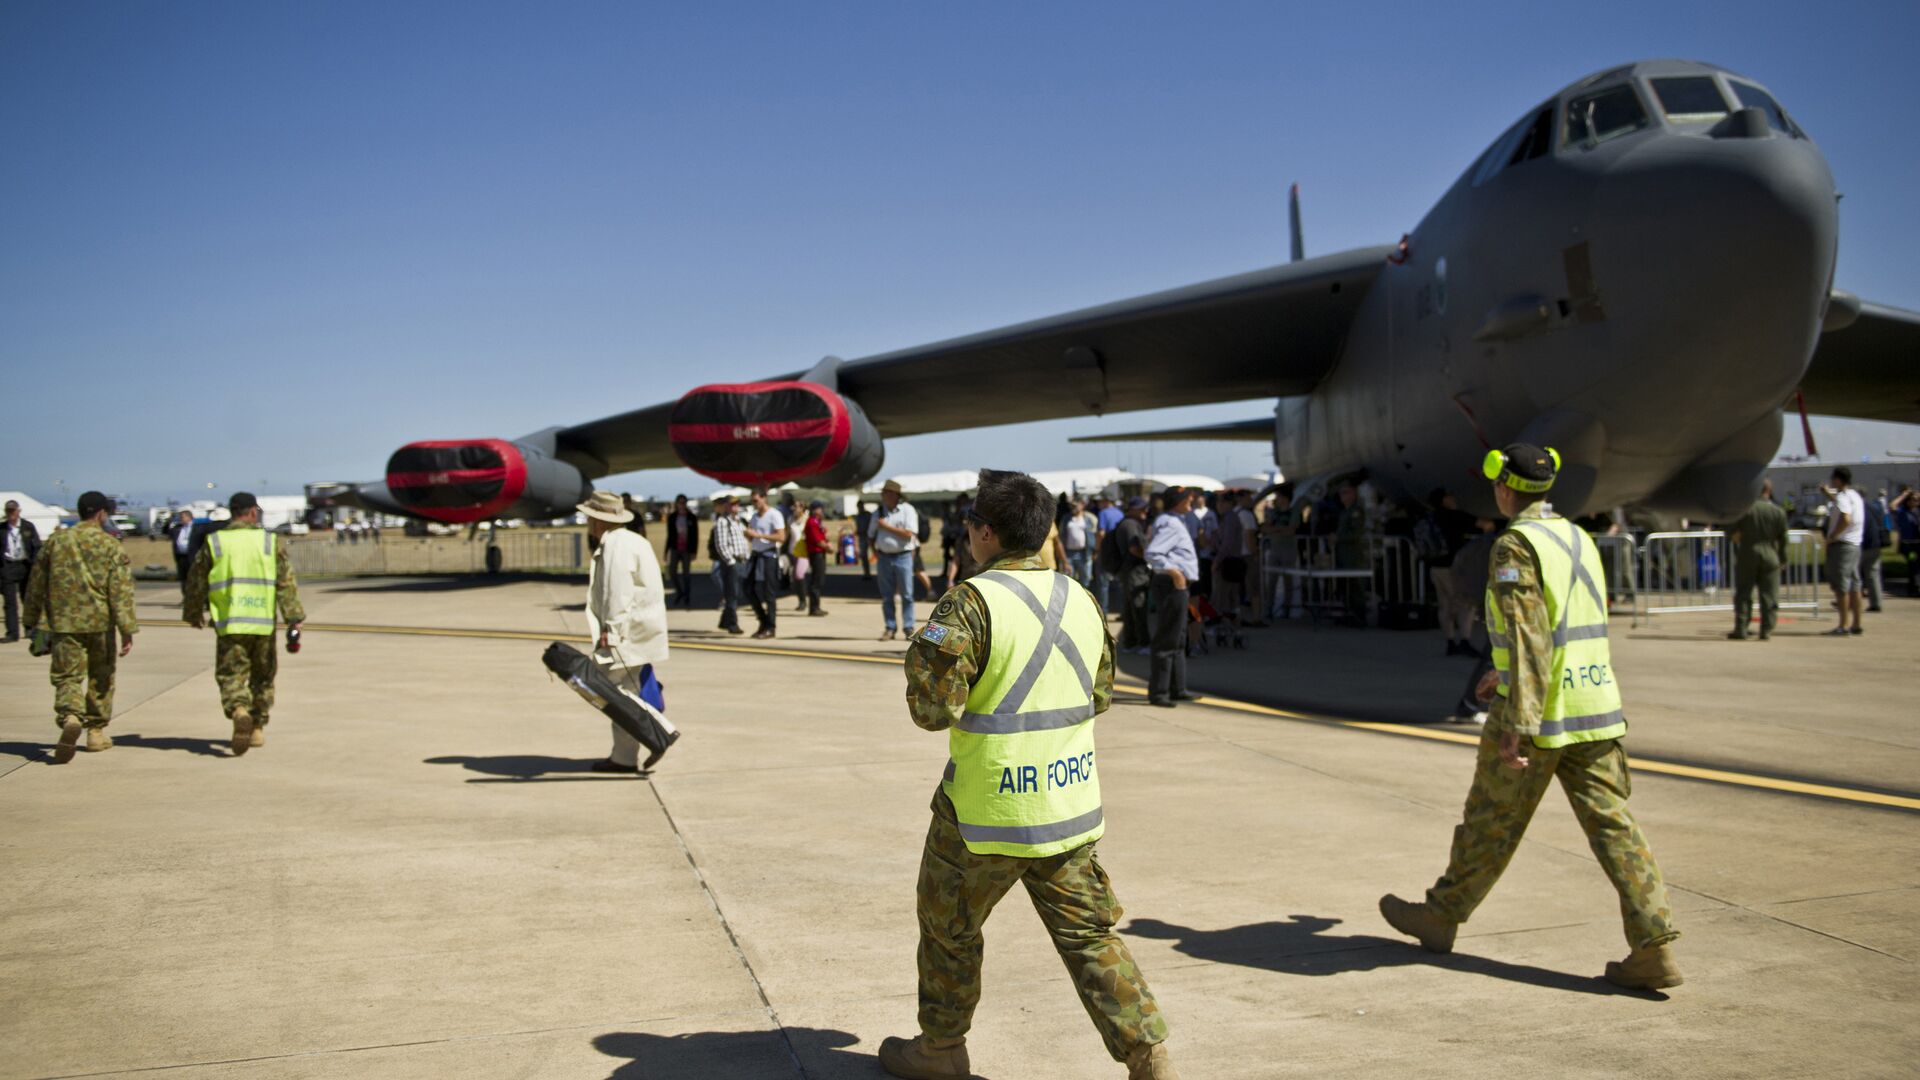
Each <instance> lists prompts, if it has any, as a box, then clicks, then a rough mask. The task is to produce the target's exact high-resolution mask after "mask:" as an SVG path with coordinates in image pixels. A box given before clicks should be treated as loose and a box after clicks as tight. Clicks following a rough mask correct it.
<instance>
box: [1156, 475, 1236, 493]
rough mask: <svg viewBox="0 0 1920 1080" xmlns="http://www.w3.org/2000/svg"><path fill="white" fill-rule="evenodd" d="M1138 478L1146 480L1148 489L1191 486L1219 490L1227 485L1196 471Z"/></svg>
mask: <svg viewBox="0 0 1920 1080" xmlns="http://www.w3.org/2000/svg"><path fill="white" fill-rule="evenodd" d="M1140 479H1142V480H1145V481H1146V482H1147V489H1148V490H1149V491H1165V490H1166V489H1168V488H1170V487H1183V488H1192V489H1197V490H1200V491H1219V490H1220V489H1221V488H1224V487H1226V486H1227V485H1225V484H1223V483H1221V482H1220V481H1218V480H1215V479H1214V478H1213V477H1211V476H1201V475H1200V474H1198V473H1154V474H1153V475H1151V476H1143V477H1141V478H1140Z"/></svg>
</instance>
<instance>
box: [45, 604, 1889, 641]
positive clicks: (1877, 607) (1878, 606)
mask: <svg viewBox="0 0 1920 1080" xmlns="http://www.w3.org/2000/svg"><path fill="white" fill-rule="evenodd" d="M1867 610H1868V611H1879V610H1880V605H1878V604H1875V605H1874V606H1872V607H1870V608H1868V609H1867ZM7 640H8V641H12V640H14V639H13V638H8V639H7Z"/></svg>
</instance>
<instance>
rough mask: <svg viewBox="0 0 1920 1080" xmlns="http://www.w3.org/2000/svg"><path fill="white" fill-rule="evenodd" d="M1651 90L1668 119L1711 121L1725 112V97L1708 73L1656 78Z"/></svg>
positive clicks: (1680, 121) (1677, 121)
mask: <svg viewBox="0 0 1920 1080" xmlns="http://www.w3.org/2000/svg"><path fill="white" fill-rule="evenodd" d="M1653 94H1654V96H1655V97H1657V98H1659V99H1660V107H1661V108H1662V109H1665V110H1666V111H1667V119H1669V120H1671V121H1673V122H1674V123H1676V124H1692V123H1712V122H1714V121H1716V120H1719V119H1721V118H1722V117H1724V116H1726V115H1727V99H1726V98H1723V97H1721V96H1720V84H1719V83H1716V82H1714V81H1713V79H1712V78H1711V77H1709V76H1705V75H1692V76H1688V77H1686V78H1683V79H1655V80H1653Z"/></svg>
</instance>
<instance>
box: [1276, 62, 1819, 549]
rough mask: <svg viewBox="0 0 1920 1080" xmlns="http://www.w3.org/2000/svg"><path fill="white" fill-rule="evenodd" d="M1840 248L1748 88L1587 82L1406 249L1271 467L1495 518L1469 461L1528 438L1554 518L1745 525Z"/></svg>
mask: <svg viewBox="0 0 1920 1080" xmlns="http://www.w3.org/2000/svg"><path fill="white" fill-rule="evenodd" d="M1716 95H1717V96H1716ZM1748 102H1754V103H1761V104H1760V105H1756V106H1755V107H1754V109H1753V111H1750V112H1744V113H1743V112H1741V111H1740V110H1741V108H1742V107H1743V106H1744V105H1745V104H1746V103H1748ZM1716 103H1718V111H1717V112H1715V111H1714V109H1715V107H1716ZM1682 108H1686V109H1691V110H1692V111H1688V112H1682V111H1679V110H1680V109H1682ZM1636 112H1637V114H1638V115H1637V117H1636V115H1635V114H1636ZM1609 125H1611V126H1609ZM1596 133H1597V134H1596ZM1837 227H1838V226H1837V212H1836V208H1835V192H1834V185H1833V178H1832V175H1831V173H1830V172H1829V170H1828V168H1827V164H1826V161H1825V158H1824V157H1823V156H1822V155H1821V153H1820V151H1819V148H1818V147H1816V146H1815V145H1814V144H1813V142H1812V141H1811V140H1810V139H1808V138H1807V137H1806V136H1805V135H1804V134H1803V133H1801V132H1800V130H1799V128H1798V127H1797V125H1795V124H1793V122H1792V121H1791V119H1789V118H1788V117H1787V116H1786V114H1785V113H1784V112H1782V111H1781V110H1780V109H1779V107H1778V106H1777V105H1775V104H1774V103H1773V99H1772V98H1771V96H1770V95H1767V94H1766V92H1765V91H1764V89H1763V88H1761V87H1760V86H1759V85H1758V84H1757V83H1754V82H1753V81H1752V80H1748V79H1744V78H1742V77H1739V76H1735V75H1731V74H1729V73H1727V72H1725V71H1722V70H1720V69H1718V68H1713V67H1710V66H1707V65H1702V64H1692V63H1682V62H1654V63H1643V64H1636V65H1632V66H1630V67H1627V68H1621V69H1616V70H1614V71H1610V72H1606V73H1603V74H1600V75H1596V76H1594V77H1592V78H1589V79H1586V80H1583V81H1582V82H1580V83H1576V84H1574V85H1573V86H1570V87H1568V88H1567V89H1566V90H1564V91H1562V92H1561V93H1560V94H1558V95H1556V96H1555V97H1554V98H1553V99H1552V100H1550V101H1548V102H1545V103H1542V104H1541V105H1540V106H1538V107H1536V108H1535V109H1533V110H1530V111H1529V112H1528V113H1527V114H1526V116H1524V117H1523V118H1522V119H1521V120H1520V121H1519V122H1518V123H1517V124H1516V125H1515V126H1514V128H1513V129H1510V130H1509V132H1508V133H1507V134H1506V135H1504V136H1503V137H1502V138H1501V139H1500V140H1499V141H1498V142H1496V143H1495V144H1494V146H1493V147H1492V148H1490V149H1489V150H1488V151H1487V153H1486V154H1485V155H1483V156H1482V158H1481V159H1480V160H1479V161H1477V162H1476V163H1475V164H1474V165H1473V166H1472V167H1470V168H1469V169H1468V170H1467V172H1466V173H1465V174H1464V175H1462V176H1461V178H1460V179H1459V181H1458V182H1456V183H1455V184H1454V186H1453V187H1452V188H1451V189H1450V190H1449V191H1448V192H1447V193H1446V195H1445V196H1443V197H1442V198H1441V199H1440V201H1439V202H1438V203H1437V204H1436V205H1435V206H1434V208H1433V209H1432V211H1430V212H1429V213H1428V214H1427V216H1426V217H1425V219H1423V220H1422V221H1421V222H1420V224H1419V225H1418V226H1417V227H1416V228H1415V229H1414V230H1413V231H1412V232H1411V233H1409V234H1408V237H1407V240H1406V243H1405V247H1404V249H1403V252H1402V256H1397V257H1396V260H1394V261H1392V264H1391V265H1389V266H1387V267H1386V268H1385V269H1384V270H1383V271H1382V273H1381V275H1380V277H1379V278H1378V279H1377V280H1376V281H1375V283H1374V285H1373V287H1372V289H1371V290H1370V292H1369V295H1368V296H1367V298H1366V300H1365V302H1364V304H1363V305H1362V307H1361V309H1360V311H1359V312H1358V314H1357V317H1356V319H1355V321H1354V326H1353V330H1352V333H1351V335H1350V336H1349V338H1348V341H1347V344H1346V348H1345V350H1344V351H1343V354H1342V356H1341V358H1340V361H1339V363H1338V364H1337V366H1336V367H1335V369H1334V370H1333V371H1332V372H1331V373H1330V374H1329V375H1328V377H1327V378H1326V380H1325V381H1324V382H1323V383H1322V384H1321V385H1320V386H1319V387H1318V388H1317V389H1316V390H1315V392H1314V393H1313V394H1311V395H1309V396H1307V397H1305V398H1296V399H1283V400H1282V402H1281V405H1280V408H1279V410H1278V418H1277V427H1276V444H1275V452H1276V459H1277V460H1278V462H1279V464H1280V465H1282V467H1284V468H1286V469H1287V470H1288V471H1289V472H1292V473H1294V474H1296V475H1298V474H1303V473H1305V474H1311V473H1316V472H1326V471H1333V470H1337V469H1341V468H1351V467H1352V466H1353V465H1355V464H1364V465H1365V466H1366V467H1367V468H1368V470H1369V472H1370V473H1371V475H1372V476H1373V477H1374V479H1375V480H1376V482H1379V483H1382V484H1383V485H1384V486H1386V487H1387V488H1389V489H1398V490H1399V492H1400V493H1402V494H1405V495H1411V496H1414V497H1420V496H1424V495H1425V493H1426V492H1427V491H1428V490H1429V489H1431V488H1435V487H1445V488H1448V489H1450V490H1453V491H1456V492H1458V493H1460V494H1461V496H1462V497H1463V498H1464V499H1465V500H1466V502H1467V504H1468V505H1469V506H1470V507H1474V508H1476V509H1477V510H1479V511H1481V512H1490V511H1491V510H1492V507H1491V505H1490V502H1491V500H1490V496H1489V495H1488V493H1487V491H1486V486H1485V484H1484V482H1483V481H1482V480H1481V479H1480V478H1479V476H1478V473H1477V469H1476V466H1477V463H1478V460H1479V458H1480V456H1481V455H1482V454H1483V453H1484V452H1485V448H1486V447H1487V446H1500V445H1502V444H1505V443H1508V442H1512V441H1516V440H1524V441H1529V442H1535V443H1542V444H1551V445H1553V446H1555V447H1556V448H1558V449H1559V450H1560V451H1561V453H1562V455H1563V457H1564V458H1565V459H1566V461H1567V463H1568V465H1567V469H1566V471H1565V472H1564V473H1563V476H1562V480H1561V482H1560V484H1559V485H1558V487H1557V488H1556V492H1555V500H1554V501H1555V504H1556V506H1558V507H1559V508H1561V509H1562V510H1563V511H1565V512H1568V513H1581V512H1589V511H1592V510H1596V509H1604V508H1607V507H1612V506H1619V505H1624V504H1640V505H1647V506H1651V507H1654V508H1657V509H1663V510H1667V511H1670V512H1674V513H1679V514H1683V515H1688V516H1694V517H1699V518H1705V519H1720V520H1724V519H1726V518H1729V517H1732V516H1735V515H1737V514H1738V513H1739V512H1740V511H1741V510H1743V509H1744V508H1745V507H1746V506H1747V505H1748V504H1749V503H1750V502H1751V500H1752V498H1753V497H1754V493H1755V489H1756V488H1757V485H1758V480H1759V476H1760V474H1761V472H1762V471H1763V470H1764V468H1765V466H1766V464H1767V462H1768V461H1769V460H1770V459H1771V458H1772V457H1773V455H1774V453H1775V452H1776V450H1777V448H1778V446H1779V443H1780V432H1781V418H1780V408H1781V406H1782V404H1783V403H1784V402H1785V401H1786V399H1787V398H1788V397H1789V396H1790V395H1791V393H1792V391H1793V388H1794V386H1795V385H1796V383H1797V382H1798V380H1799V379H1800V377H1801V375H1802V374H1803V373H1804V371H1805V369H1806V366H1807V363H1808V360H1809V358H1810V357H1811V355H1812V352H1813V346H1814V342H1815V339H1816V338H1817V336H1818V334H1819V332H1820V326H1821V322H1822V319H1823V316H1824V314H1825V308H1826V303H1827V297H1828V295H1829V293H1830V290H1831V283H1832V274H1833V262H1834V252H1835V241H1836V236H1837ZM1480 502H1486V503H1487V504H1488V505H1485V506H1479V505H1478V504H1479V503H1480Z"/></svg>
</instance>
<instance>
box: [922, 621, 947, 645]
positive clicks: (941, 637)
mask: <svg viewBox="0 0 1920 1080" xmlns="http://www.w3.org/2000/svg"><path fill="white" fill-rule="evenodd" d="M948 633H949V631H948V629H947V628H946V627H944V626H941V625H940V624H939V623H928V624H927V625H925V626H923V627H921V628H920V640H921V641H924V642H926V643H927V644H929V645H945V644H946V643H947V634H948Z"/></svg>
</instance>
